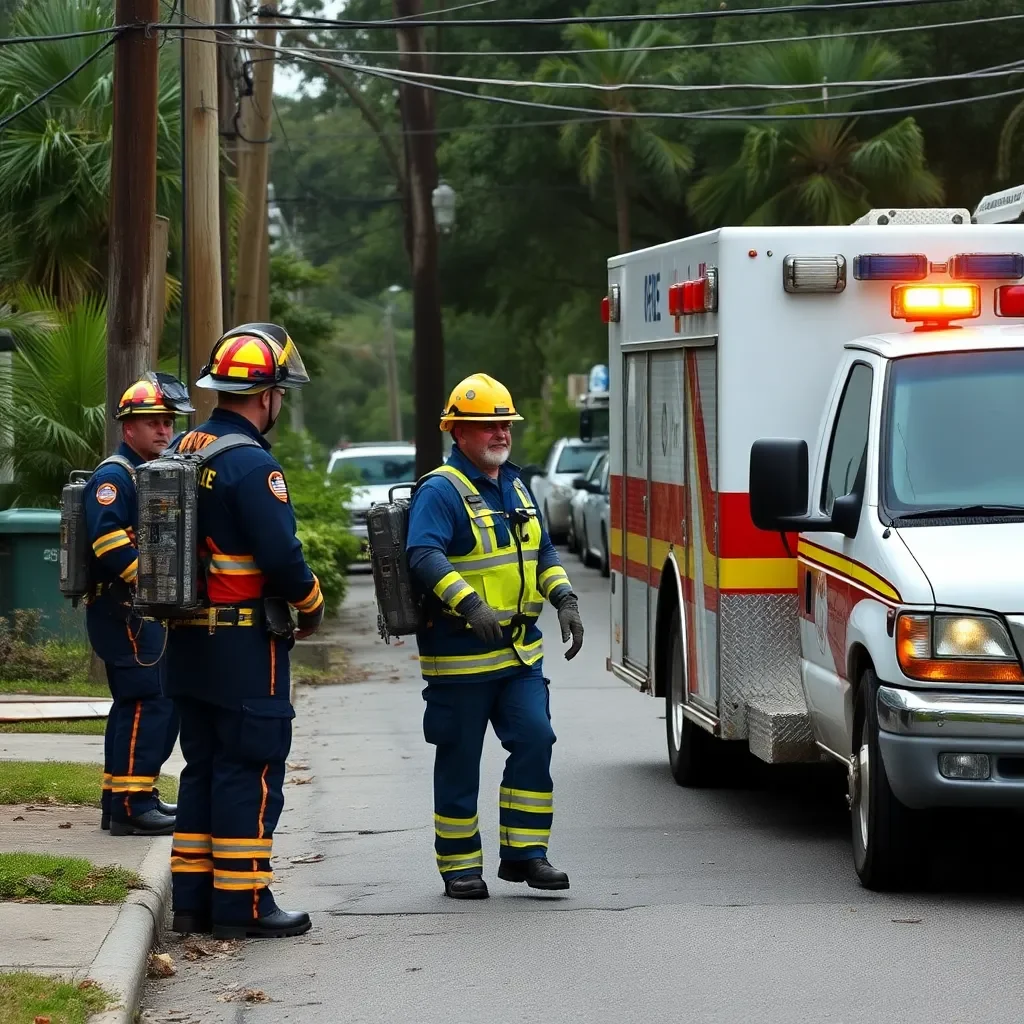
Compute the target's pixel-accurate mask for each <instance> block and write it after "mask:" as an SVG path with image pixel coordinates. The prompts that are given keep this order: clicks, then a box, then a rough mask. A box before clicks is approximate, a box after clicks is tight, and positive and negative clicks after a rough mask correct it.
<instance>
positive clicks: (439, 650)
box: [407, 373, 583, 899]
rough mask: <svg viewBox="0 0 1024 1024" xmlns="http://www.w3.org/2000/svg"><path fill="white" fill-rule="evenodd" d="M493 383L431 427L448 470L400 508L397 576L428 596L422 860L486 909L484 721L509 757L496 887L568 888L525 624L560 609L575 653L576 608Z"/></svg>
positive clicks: (539, 681) (457, 892)
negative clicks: (405, 523)
mask: <svg viewBox="0 0 1024 1024" xmlns="http://www.w3.org/2000/svg"><path fill="white" fill-rule="evenodd" d="M521 419H522V416H520V415H519V414H518V413H517V412H516V408H515V404H514V403H513V401H512V396H511V395H510V394H509V391H508V388H506V387H505V386H504V385H503V384H501V383H500V382H499V381H497V380H495V379H494V378H493V377H489V376H488V375H487V374H485V373H475V374H473V375H472V376H470V377H467V378H466V379H465V380H463V381H461V382H460V383H459V384H458V385H457V386H456V388H455V390H454V391H453V392H452V394H451V397H450V398H449V400H448V404H447V406H446V407H445V410H444V413H443V414H442V417H441V429H442V430H446V431H450V432H451V434H452V437H453V440H454V446H453V448H452V453H451V456H450V458H449V460H448V462H447V463H446V464H445V465H444V466H441V467H439V468H438V469H436V470H434V472H433V473H431V474H429V475H428V477H427V479H426V480H425V481H423V482H422V483H421V484H420V486H419V487H418V488H417V490H416V493H415V495H414V496H413V500H412V505H411V507H410V510H409V532H408V541H407V549H408V556H409V565H410V568H411V569H412V571H413V573H414V574H415V576H416V578H417V579H418V581H419V582H420V584H421V585H422V588H423V590H424V591H425V592H426V594H427V595H428V596H427V601H428V610H427V615H426V626H425V627H424V628H423V629H422V630H421V631H420V632H419V634H418V635H417V638H416V639H417V643H418V646H419V654H420V669H421V671H422V673H423V677H424V678H425V679H426V681H427V687H426V689H425V690H424V692H423V696H424V699H425V700H426V710H425V712H424V716H423V734H424V737H425V738H426V740H427V742H428V743H431V744H433V745H434V746H435V747H436V752H435V759H434V850H435V853H436V857H437V866H438V869H439V871H440V873H441V877H442V879H443V880H444V888H445V894H446V895H448V896H451V897H453V898H455V899H485V898H486V897H487V895H488V893H487V885H486V883H485V882H484V880H483V875H482V873H483V849H482V845H481V841H480V831H479V826H478V821H477V790H478V787H479V777H480V754H481V751H482V749H483V741H484V734H485V732H486V730H487V723H488V722H491V724H492V725H493V726H494V731H495V733H496V734H497V736H498V738H499V739H500V740H501V743H502V745H503V746H504V747H505V749H506V750H508V752H509V754H508V759H507V760H506V762H505V774H504V778H503V779H502V785H501V790H500V793H499V798H498V804H499V810H500V829H499V833H500V834H499V845H498V853H499V864H498V877H499V878H501V879H504V880H505V881H508V882H526V883H527V885H529V886H532V887H533V888H535V889H568V888H569V877H568V875H566V873H565V872H564V871H559V870H558V869H557V868H555V867H553V866H552V865H551V864H550V863H549V862H548V859H547V852H548V840H549V837H550V834H551V821H552V813H553V810H554V806H553V800H554V796H553V787H552V782H551V774H550V765H551V747H552V744H553V743H554V742H555V734H554V732H553V731H552V728H551V716H550V713H549V702H548V682H547V680H546V679H545V678H544V674H543V662H542V658H543V653H544V651H543V639H542V637H541V632H540V629H539V628H538V626H537V619H538V616H539V615H540V613H541V611H542V610H543V608H544V601H545V600H548V601H550V602H551V603H552V604H553V605H554V606H555V608H556V609H557V610H558V621H559V624H560V626H561V630H562V641H563V642H568V641H569V640H570V638H571V640H572V647H571V648H570V649H569V651H567V652H566V658H573V657H575V656H576V654H577V653H578V652H579V650H580V648H581V647H582V645H583V623H582V620H581V619H580V613H579V602H578V600H577V598H576V595H575V594H574V593H573V590H572V587H571V585H570V583H569V577H568V576H567V575H566V573H565V570H564V569H563V568H562V566H561V563H560V562H559V559H558V554H557V552H556V551H555V548H554V545H553V544H552V543H551V540H550V538H549V537H548V535H547V531H546V530H545V529H544V524H543V522H542V521H541V518H540V515H539V514H538V511H537V508H536V505H535V503H534V501H533V498H532V496H531V495H530V492H529V490H528V488H527V487H526V484H525V483H524V482H523V480H522V478H521V477H520V475H519V470H518V468H517V467H516V466H514V465H512V464H511V463H510V462H509V461H508V457H509V454H510V452H511V450H512V424H513V423H515V422H517V421H519V420H521Z"/></svg>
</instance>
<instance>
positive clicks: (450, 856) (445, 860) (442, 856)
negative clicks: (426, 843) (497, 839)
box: [434, 850, 484, 873]
mask: <svg viewBox="0 0 1024 1024" xmlns="http://www.w3.org/2000/svg"><path fill="white" fill-rule="evenodd" d="M434 856H435V857H436V858H437V867H438V870H439V871H441V872H442V873H444V872H445V871H465V870H466V869H468V868H482V867H483V866H484V851H483V850H474V851H473V852H472V853H438V854H435V855H434Z"/></svg>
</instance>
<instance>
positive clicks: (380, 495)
mask: <svg viewBox="0 0 1024 1024" xmlns="http://www.w3.org/2000/svg"><path fill="white" fill-rule="evenodd" d="M332 475H336V477H341V476H344V477H345V478H346V479H348V480H350V481H351V482H352V484H353V485H354V487H353V491H352V498H351V500H350V501H349V502H347V503H346V508H347V509H348V512H349V516H350V518H351V521H350V524H349V530H350V532H351V533H353V534H354V535H355V536H356V537H358V538H359V540H360V541H361V542H362V548H361V551H360V554H359V556H358V561H361V562H368V561H369V559H370V546H369V542H368V540H367V533H366V513H367V512H368V511H369V510H370V507H371V506H372V505H376V504H378V503H380V502H385V501H387V500H388V492H389V491H390V490H391V488H392V487H396V486H398V485H400V484H410V485H411V484H413V483H415V482H416V446H415V445H411V444H408V443H406V442H404V441H395V442H392V443H387V442H378V443H373V444H352V445H349V446H348V447H347V448H341V449H338V450H337V451H334V452H331V458H330V461H329V462H328V464H327V477H328V482H330V478H331V476H332Z"/></svg>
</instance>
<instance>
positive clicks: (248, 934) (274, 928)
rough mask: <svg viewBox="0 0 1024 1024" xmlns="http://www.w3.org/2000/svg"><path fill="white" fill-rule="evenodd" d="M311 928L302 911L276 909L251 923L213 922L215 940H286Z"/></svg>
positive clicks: (311, 925) (310, 922)
mask: <svg viewBox="0 0 1024 1024" xmlns="http://www.w3.org/2000/svg"><path fill="white" fill-rule="evenodd" d="M312 927H313V922H312V921H310V919H309V914H307V913H306V912H305V911H304V910H294V911H293V910H282V909H281V908H280V907H276V908H275V909H274V910H272V911H271V912H270V913H269V914H264V915H263V917H257V918H255V919H254V920H252V921H242V922H232V923H224V924H218V923H216V922H214V925H213V937H214V938H215V939H286V938H289V937H291V936H293V935H304V934H305V933H306V932H308V931H309V929H310V928H312Z"/></svg>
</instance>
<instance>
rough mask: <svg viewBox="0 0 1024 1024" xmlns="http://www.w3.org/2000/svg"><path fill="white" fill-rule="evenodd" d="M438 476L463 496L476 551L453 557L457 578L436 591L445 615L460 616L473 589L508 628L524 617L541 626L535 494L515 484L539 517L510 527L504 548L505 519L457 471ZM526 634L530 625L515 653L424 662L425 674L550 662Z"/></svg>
mask: <svg viewBox="0 0 1024 1024" xmlns="http://www.w3.org/2000/svg"><path fill="white" fill-rule="evenodd" d="M435 474H436V475H444V476H445V477H446V478H447V479H448V481H449V482H450V483H451V484H452V485H453V486H454V487H455V489H456V490H457V491H458V493H459V497H461V498H462V502H463V505H464V506H465V508H466V512H467V514H468V515H469V524H470V528H471V530H472V532H473V549H472V550H471V551H470V552H469V553H468V554H465V555H448V560H449V561H450V562H451V563H452V566H453V567H454V568H455V572H454V573H451V574H449V575H448V576H446V577H445V578H444V579H442V580H440V581H439V582H438V584H437V585H436V586H435V588H434V592H435V594H436V595H437V596H438V597H439V598H440V599H441V602H442V604H443V605H444V608H445V612H446V613H447V614H451V615H454V614H456V612H455V611H450V610H449V609H457V607H458V604H459V603H460V602H461V601H462V600H463V598H465V597H467V596H468V594H469V589H467V587H466V584H468V586H469V588H470V589H472V591H473V592H474V593H476V594H478V595H479V596H480V598H481V599H482V600H484V601H486V602H487V604H489V605H490V606H491V608H493V609H494V611H495V612H496V613H497V615H498V618H499V620H500V622H501V624H502V625H503V626H507V625H509V624H510V623H511V622H512V619H513V617H514V616H516V615H519V616H523V617H524V618H525V619H527V620H529V622H530V623H533V622H535V621H536V619H537V617H538V616H539V615H540V613H541V612H542V611H543V609H544V595H543V594H542V593H541V590H540V587H539V585H538V581H537V560H538V558H539V556H540V542H541V536H542V532H541V526H540V520H539V519H538V518H537V516H536V514H535V513H536V509H535V507H534V504H533V501H532V500H531V499H530V492H529V491H528V490H527V489H526V487H525V485H524V484H523V482H522V481H521V480H519V479H518V478H517V479H516V480H514V481H513V486H514V487H515V490H516V493H517V494H518V495H519V497H520V499H521V500H522V503H523V504H522V507H523V508H524V509H527V510H532V511H533V512H534V514H533V515H531V516H530V517H529V518H528V519H527V520H526V522H525V523H523V524H517V523H514V522H506V524H505V525H506V527H507V531H508V540H507V542H506V543H505V544H499V543H498V533H497V531H496V529H495V525H496V523H497V522H498V520H499V519H504V513H503V512H500V511H496V510H495V509H492V508H491V507H490V506H489V505H488V504H487V502H486V501H484V499H483V496H482V495H481V494H480V492H479V491H478V490H477V488H476V487H475V486H474V485H473V484H472V483H471V482H470V480H469V478H468V477H466V476H465V475H464V474H463V473H461V472H460V471H459V470H457V469H455V468H454V467H453V466H441V467H439V468H438V469H436V470H434V471H433V473H431V474H430V475H431V476H433V475H435ZM463 581H464V582H463ZM520 621H522V620H520ZM526 632H527V627H526V625H518V626H517V628H516V629H515V631H514V632H513V634H512V647H511V648H505V649H503V650H498V651H494V652H491V653H487V654H467V655H456V656H454V657H451V658H448V657H428V658H421V662H422V663H423V667H424V671H425V672H426V671H427V663H429V664H430V665H432V666H433V667H434V670H435V671H436V673H437V674H442V675H462V674H465V675H472V674H476V673H477V672H493V671H496V670H498V669H501V668H506V667H511V666H512V665H514V664H516V663H517V662H518V663H520V664H523V665H533V664H535V663H536V662H538V661H540V659H541V658H542V657H543V656H544V648H543V641H542V640H541V639H539V638H538V639H537V640H535V641H533V642H532V643H529V644H527V643H526V642H525V637H526ZM506 662H507V663H508V664H506Z"/></svg>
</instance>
